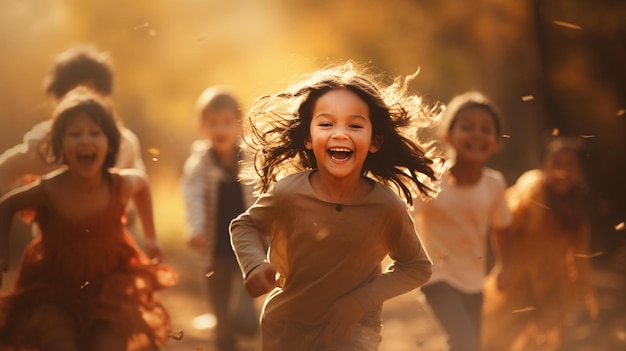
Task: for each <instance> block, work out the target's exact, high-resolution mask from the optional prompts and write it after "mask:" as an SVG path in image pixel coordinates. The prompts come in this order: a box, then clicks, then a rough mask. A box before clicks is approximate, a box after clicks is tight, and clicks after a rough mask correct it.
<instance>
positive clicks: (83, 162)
mask: <svg viewBox="0 0 626 351" xmlns="http://www.w3.org/2000/svg"><path fill="white" fill-rule="evenodd" d="M62 150H63V159H64V161H65V163H66V164H67V165H68V166H69V168H70V170H71V171H73V172H77V173H78V174H80V175H82V176H90V175H94V174H100V173H101V172H102V168H103V164H104V161H105V158H106V157H107V154H108V153H109V151H110V148H109V139H108V138H107V136H106V134H105V133H104V131H103V130H102V127H100V126H99V125H98V124H96V122H95V121H94V119H93V118H92V117H90V116H89V115H88V114H87V113H85V112H80V113H78V114H77V115H75V116H72V117H69V118H68V120H67V124H66V127H65V131H64V133H63V137H62Z"/></svg>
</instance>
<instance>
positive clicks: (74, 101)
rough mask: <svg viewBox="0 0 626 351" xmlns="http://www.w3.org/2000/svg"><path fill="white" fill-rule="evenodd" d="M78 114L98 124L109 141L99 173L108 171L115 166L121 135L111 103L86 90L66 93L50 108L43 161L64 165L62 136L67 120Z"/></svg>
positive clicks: (80, 88) (77, 89)
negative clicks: (49, 125)
mask: <svg viewBox="0 0 626 351" xmlns="http://www.w3.org/2000/svg"><path fill="white" fill-rule="evenodd" d="M81 113H85V114H86V115H87V116H89V117H90V118H91V119H92V120H93V121H94V122H95V123H96V124H97V125H99V126H100V128H102V131H103V132H104V134H105V136H106V138H107V139H108V141H109V152H108V153H107V156H106V158H105V160H104V164H103V166H102V171H103V172H107V170H108V169H109V168H111V167H113V166H115V161H116V159H117V154H118V152H119V149H120V139H121V134H120V130H119V129H118V123H117V120H116V118H115V114H114V112H113V107H112V105H111V102H110V101H109V100H108V99H107V98H105V97H103V96H101V95H99V94H97V93H95V92H93V91H91V90H89V89H88V88H86V87H78V88H75V89H73V90H70V91H69V92H68V93H67V94H66V95H65V96H63V98H62V99H61V101H60V102H59V104H58V105H57V106H56V108H55V109H54V112H53V113H52V127H51V129H50V139H49V142H48V143H47V145H46V147H45V150H46V160H48V162H51V163H61V162H65V160H64V157H63V136H64V135H65V131H66V129H67V124H68V121H69V120H70V119H71V118H73V117H76V116H78V115H79V114H81Z"/></svg>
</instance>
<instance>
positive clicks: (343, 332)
mask: <svg viewBox="0 0 626 351" xmlns="http://www.w3.org/2000/svg"><path fill="white" fill-rule="evenodd" d="M363 313H364V312H363V308H362V307H361V304H360V303H359V302H358V301H357V300H356V298H354V296H352V295H346V296H344V297H342V298H341V299H339V300H337V301H336V302H335V303H334V304H333V305H332V306H331V307H330V310H328V312H327V313H326V315H324V317H323V318H322V321H323V322H326V323H327V324H326V329H324V333H323V334H322V339H323V340H324V342H325V343H326V345H329V346H334V345H341V344H344V343H346V342H348V341H350V340H351V339H352V337H353V336H354V330H355V328H356V326H357V325H358V324H359V322H360V321H361V318H363Z"/></svg>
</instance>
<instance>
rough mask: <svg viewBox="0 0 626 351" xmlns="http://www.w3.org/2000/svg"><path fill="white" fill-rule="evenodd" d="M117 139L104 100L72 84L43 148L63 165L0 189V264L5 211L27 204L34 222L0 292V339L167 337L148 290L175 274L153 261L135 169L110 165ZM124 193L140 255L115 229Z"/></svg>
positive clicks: (124, 345)
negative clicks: (139, 235) (136, 224)
mask: <svg viewBox="0 0 626 351" xmlns="http://www.w3.org/2000/svg"><path fill="white" fill-rule="evenodd" d="M119 145H120V131H119V129H118V127H117V123H116V121H115V119H114V116H113V112H112V110H111V108H110V105H109V103H108V102H107V101H106V100H104V98H103V97H100V96H99V95H96V94H95V93H92V92H90V91H89V90H88V89H86V88H84V87H81V88H77V89H75V90H73V91H71V92H69V93H68V94H67V95H66V96H65V97H64V98H63V99H62V100H61V102H60V103H59V104H58V106H57V107H56V109H55V111H54V113H53V123H52V130H51V143H50V156H51V157H52V159H54V161H55V162H63V163H64V164H65V167H63V168H61V169H59V170H57V171H54V172H52V173H50V174H48V175H46V176H44V177H42V178H41V179H40V180H37V181H35V182H33V183H31V184H29V185H26V186H23V187H20V188H17V189H15V190H13V191H11V192H9V193H8V194H6V195H5V196H3V197H2V198H1V199H0V269H1V270H2V271H6V270H7V268H8V254H9V253H8V235H9V230H10V228H11V224H12V220H13V215H14V214H15V213H16V212H17V211H19V210H22V209H25V208H32V209H34V211H35V213H36V217H35V222H36V223H37V225H38V226H39V227H40V231H41V235H39V236H37V237H36V238H35V239H34V240H33V241H32V242H31V243H30V244H29V245H28V247H27V248H26V250H25V252H24V254H23V255H22V260H21V263H20V266H19V268H18V271H17V276H16V279H15V282H14V286H13V288H12V290H11V291H10V292H9V293H7V294H6V295H4V296H2V297H0V349H2V350H18V349H24V348H28V349H29V350H46V351H48V350H50V351H55V350H63V351H74V350H103V351H104V350H157V349H159V347H160V346H162V345H163V344H164V343H165V342H166V341H167V339H168V335H169V331H170V324H169V317H168V314H167V312H166V311H165V309H164V308H163V306H162V305H161V304H160V303H159V301H158V299H157V297H156V296H155V293H154V292H155V290H157V289H159V288H162V287H166V286H171V285H173V284H174V283H175V280H176V275H175V273H174V272H173V271H172V270H171V269H169V268H168V267H165V266H162V265H160V264H159V261H160V260H161V258H162V251H161V248H160V247H159V245H158V243H157V240H156V236H155V228H154V221H153V214H152V200H151V194H150V188H149V186H148V182H147V179H146V177H145V175H144V173H143V172H141V171H138V170H119V171H118V170H114V169H111V167H113V165H114V164H115V160H116V156H117V152H118V150H119ZM130 200H133V201H134V203H135V205H136V208H137V212H138V214H139V218H140V219H141V223H142V226H143V232H144V244H145V247H146V251H147V255H146V254H144V253H143V252H142V251H141V250H140V248H139V247H138V245H137V244H136V243H135V242H134V240H133V239H132V237H131V236H130V235H129V234H128V233H127V232H126V231H125V229H124V223H123V220H122V218H123V216H124V211H125V208H126V205H127V203H128V202H129V201H130Z"/></svg>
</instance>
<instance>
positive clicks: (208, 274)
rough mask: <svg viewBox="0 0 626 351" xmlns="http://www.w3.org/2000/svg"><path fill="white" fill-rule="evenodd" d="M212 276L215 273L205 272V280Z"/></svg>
mask: <svg viewBox="0 0 626 351" xmlns="http://www.w3.org/2000/svg"><path fill="white" fill-rule="evenodd" d="M213 274H215V272H214V271H210V272H207V274H205V275H204V276H205V277H207V278H210V277H211V276H212V275H213Z"/></svg>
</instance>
